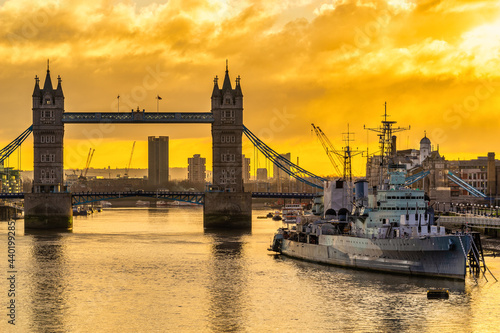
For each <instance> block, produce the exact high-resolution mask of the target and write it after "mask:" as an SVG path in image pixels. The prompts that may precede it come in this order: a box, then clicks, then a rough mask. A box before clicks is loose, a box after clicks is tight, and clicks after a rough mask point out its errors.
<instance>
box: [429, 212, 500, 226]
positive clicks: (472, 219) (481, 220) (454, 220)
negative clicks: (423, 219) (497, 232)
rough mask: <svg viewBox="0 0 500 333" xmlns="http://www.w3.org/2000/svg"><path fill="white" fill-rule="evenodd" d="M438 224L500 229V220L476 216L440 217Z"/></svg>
mask: <svg viewBox="0 0 500 333" xmlns="http://www.w3.org/2000/svg"><path fill="white" fill-rule="evenodd" d="M437 222H438V223H450V224H460V225H466V226H469V227H475V228H491V229H500V218H498V217H491V216H481V215H475V214H461V215H457V216H440V217H439V219H438V220H437Z"/></svg>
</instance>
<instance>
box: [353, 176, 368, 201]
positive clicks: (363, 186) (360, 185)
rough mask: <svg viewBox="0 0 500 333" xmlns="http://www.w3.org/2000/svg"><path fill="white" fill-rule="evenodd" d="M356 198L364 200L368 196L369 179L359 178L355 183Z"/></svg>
mask: <svg viewBox="0 0 500 333" xmlns="http://www.w3.org/2000/svg"><path fill="white" fill-rule="evenodd" d="M354 191H355V195H356V200H362V199H363V198H366V197H367V196H368V181H367V180H366V179H361V180H358V181H356V182H355V183H354Z"/></svg>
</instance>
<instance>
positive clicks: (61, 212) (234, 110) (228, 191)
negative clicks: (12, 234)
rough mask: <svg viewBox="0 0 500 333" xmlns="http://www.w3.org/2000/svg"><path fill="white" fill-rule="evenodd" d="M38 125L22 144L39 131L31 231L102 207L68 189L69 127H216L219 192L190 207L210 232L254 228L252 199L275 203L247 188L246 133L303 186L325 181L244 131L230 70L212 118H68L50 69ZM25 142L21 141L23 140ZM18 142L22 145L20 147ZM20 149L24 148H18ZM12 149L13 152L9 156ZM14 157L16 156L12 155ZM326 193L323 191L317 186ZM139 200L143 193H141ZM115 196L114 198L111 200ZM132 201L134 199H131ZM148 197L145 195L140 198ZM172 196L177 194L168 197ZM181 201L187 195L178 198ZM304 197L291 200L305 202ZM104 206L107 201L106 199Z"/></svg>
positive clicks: (38, 99) (29, 206)
mask: <svg viewBox="0 0 500 333" xmlns="http://www.w3.org/2000/svg"><path fill="white" fill-rule="evenodd" d="M32 98H33V101H32V103H33V113H32V114H33V125H32V127H30V128H29V129H28V130H27V131H25V133H27V134H25V133H23V134H24V136H23V138H22V140H21V142H22V141H23V140H24V139H25V138H26V136H27V135H29V132H31V130H32V131H33V144H34V171H33V187H32V193H26V194H24V198H25V226H26V228H42V229H50V228H64V229H71V228H72V223H73V222H72V221H73V220H72V204H73V203H75V200H76V202H79V203H81V202H85V201H89V200H91V201H96V200H99V195H100V194H96V193H92V194H71V193H69V192H68V189H67V188H65V186H64V175H63V161H64V158H63V156H64V133H65V127H64V125H65V124H96V123H115V124H141V123H144V124H146V123H147V124H152V123H158V124H169V123H170V124H193V123H206V124H210V125H211V127H212V131H211V132H212V154H213V155H212V161H213V166H212V170H213V181H212V184H213V185H212V186H211V188H212V189H213V191H207V192H204V193H203V195H201V194H197V195H194V196H192V197H189V199H187V200H189V201H193V202H197V203H202V202H203V205H204V210H203V214H204V227H205V228H249V227H251V198H252V196H255V197H272V195H271V194H265V193H256V194H252V193H250V192H245V191H244V188H243V166H242V137H243V133H245V135H246V136H247V137H248V138H249V139H250V140H251V141H252V143H254V145H255V146H256V147H257V148H258V149H259V150H260V151H261V152H263V153H264V154H265V156H266V157H268V158H270V159H272V161H273V162H274V163H275V164H276V165H277V166H278V167H280V168H281V169H282V170H284V171H285V172H287V173H288V174H290V175H291V176H293V177H295V178H297V179H298V180H301V181H305V182H308V183H309V184H313V183H311V182H310V180H311V177H312V178H315V179H316V180H319V181H322V180H323V179H322V178H320V177H317V176H315V175H313V174H311V173H308V172H307V171H305V170H304V169H301V168H299V167H298V166H296V165H294V164H293V163H290V162H289V161H282V160H280V158H281V157H280V156H279V154H277V153H276V152H275V151H273V150H272V149H270V148H269V147H267V146H266V145H265V144H263V142H261V141H260V140H258V138H256V137H255V136H254V135H253V133H251V132H250V131H249V130H248V129H247V128H245V127H244V126H243V93H242V90H241V85H240V77H239V76H238V78H237V79H236V82H235V86H234V88H233V86H232V84H231V81H230V78H229V70H228V67H227V63H226V71H225V75H224V81H223V83H222V87H219V80H218V77H217V76H216V77H215V79H214V85H213V90H212V96H211V111H210V112H146V111H145V110H142V111H141V110H140V109H137V110H131V111H130V112H66V111H65V110H64V93H63V90H62V79H61V77H60V76H58V77H57V86H56V88H54V86H53V85H52V79H51V75H50V69H49V67H48V65H47V73H46V76H45V81H44V84H43V87H41V86H40V79H39V78H38V76H37V77H35V87H34V90H33V95H32ZM18 139H19V138H18ZM16 142H17V141H16ZM16 144H20V143H15V144H14V146H15V145H16ZM11 150H12V147H11V148H9V151H11ZM9 154H10V153H9ZM313 186H316V187H320V186H319V185H314V184H313ZM136 194H137V193H136ZM109 195H110V196H113V194H109ZM127 195H128V196H132V195H134V193H128V194H127ZM137 195H139V196H144V195H145V194H144V193H139V194H137ZM165 195H167V196H172V195H173V194H165ZM178 195H183V194H182V193H178ZM300 196H301V195H300V194H295V195H292V194H290V195H289V196H287V197H300ZM100 200H102V195H101V199H100Z"/></svg>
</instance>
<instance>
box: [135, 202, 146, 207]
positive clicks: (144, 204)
mask: <svg viewBox="0 0 500 333" xmlns="http://www.w3.org/2000/svg"><path fill="white" fill-rule="evenodd" d="M135 205H136V206H137V207H149V201H143V200H137V201H136V202H135Z"/></svg>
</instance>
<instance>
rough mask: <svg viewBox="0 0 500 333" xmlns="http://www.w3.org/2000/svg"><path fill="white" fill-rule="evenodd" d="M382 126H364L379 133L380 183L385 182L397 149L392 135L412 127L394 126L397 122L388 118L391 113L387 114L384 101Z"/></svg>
mask: <svg viewBox="0 0 500 333" xmlns="http://www.w3.org/2000/svg"><path fill="white" fill-rule="evenodd" d="M382 117H383V120H382V126H379V127H376V128H367V127H366V126H364V129H366V130H368V131H372V132H375V133H378V134H377V135H378V137H379V144H380V155H381V161H380V168H379V185H382V184H383V180H384V178H385V177H384V175H385V174H386V170H387V167H388V166H389V164H390V163H391V160H392V151H393V149H394V150H395V149H396V147H392V136H393V134H394V133H397V132H402V131H406V130H409V129H410V126H408V127H407V128H406V127H393V125H394V124H396V123H397V122H396V121H390V120H387V118H388V117H389V115H388V114H387V102H385V103H384V114H383V115H382Z"/></svg>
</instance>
